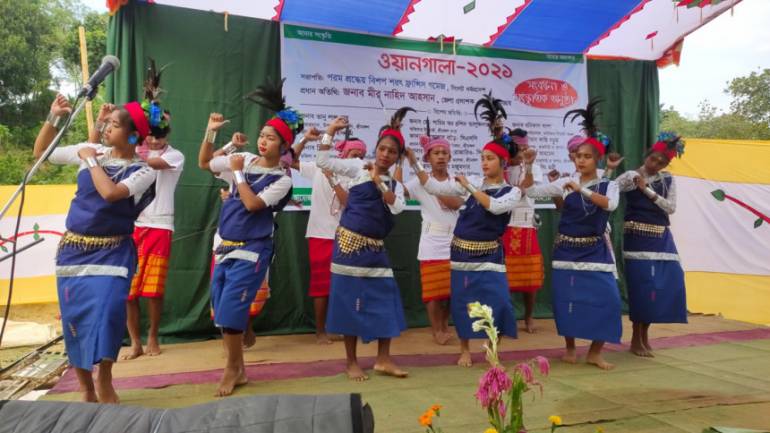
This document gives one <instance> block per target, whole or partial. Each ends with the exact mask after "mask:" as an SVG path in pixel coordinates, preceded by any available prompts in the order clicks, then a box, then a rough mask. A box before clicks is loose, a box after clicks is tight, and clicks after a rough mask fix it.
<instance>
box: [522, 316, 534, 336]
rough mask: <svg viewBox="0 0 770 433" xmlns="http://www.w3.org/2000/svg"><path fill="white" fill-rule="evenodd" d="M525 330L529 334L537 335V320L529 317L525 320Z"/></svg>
mask: <svg viewBox="0 0 770 433" xmlns="http://www.w3.org/2000/svg"><path fill="white" fill-rule="evenodd" d="M524 330H525V331H527V333H529V334H534V333H535V319H533V318H531V317H528V318H527V319H525V320H524Z"/></svg>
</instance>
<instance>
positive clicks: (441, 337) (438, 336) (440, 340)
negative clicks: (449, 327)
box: [433, 331, 452, 346]
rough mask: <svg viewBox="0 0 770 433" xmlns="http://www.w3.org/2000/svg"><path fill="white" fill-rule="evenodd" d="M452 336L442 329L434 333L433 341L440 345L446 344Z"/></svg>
mask: <svg viewBox="0 0 770 433" xmlns="http://www.w3.org/2000/svg"><path fill="white" fill-rule="evenodd" d="M450 338H452V335H450V334H447V333H444V332H440V331H439V332H436V333H434V334H433V341H435V342H436V344H438V345H439V346H444V345H446V344H447V343H449V339H450Z"/></svg>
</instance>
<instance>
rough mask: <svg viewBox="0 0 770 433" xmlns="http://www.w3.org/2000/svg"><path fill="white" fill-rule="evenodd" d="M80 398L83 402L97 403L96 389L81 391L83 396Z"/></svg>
mask: <svg viewBox="0 0 770 433" xmlns="http://www.w3.org/2000/svg"><path fill="white" fill-rule="evenodd" d="M80 400H81V401H82V402H83V403H99V399H98V398H97V397H96V391H94V390H93V389H92V390H90V391H83V398H81V399H80Z"/></svg>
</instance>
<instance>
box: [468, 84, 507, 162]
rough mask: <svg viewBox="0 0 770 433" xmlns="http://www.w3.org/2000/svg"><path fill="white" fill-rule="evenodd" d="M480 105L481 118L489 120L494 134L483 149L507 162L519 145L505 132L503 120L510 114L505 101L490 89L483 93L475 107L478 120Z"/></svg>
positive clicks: (490, 130) (474, 110)
mask: <svg viewBox="0 0 770 433" xmlns="http://www.w3.org/2000/svg"><path fill="white" fill-rule="evenodd" d="M479 107H481V108H483V110H482V112H481V119H482V120H484V121H486V122H487V124H488V125H489V133H490V134H491V135H492V141H490V142H489V143H487V144H485V145H484V147H483V148H482V151H484V150H488V151H490V152H492V153H494V154H495V155H497V156H498V157H500V159H502V160H503V164H505V163H507V161H508V159H510V157H511V155H512V154H513V155H515V154H516V152H517V147H516V143H514V142H513V139H512V138H511V136H510V135H509V134H507V133H506V132H505V126H503V120H504V119H507V118H508V114H506V112H505V108H504V107H503V101H502V100H500V99H497V98H495V97H493V96H492V91H491V90H490V91H489V93H487V94H485V95H482V97H481V98H480V99H479V100H478V101H476V105H475V106H474V107H473V115H474V117H476V120H478V119H479V114H478V110H479Z"/></svg>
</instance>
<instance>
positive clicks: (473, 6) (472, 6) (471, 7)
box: [463, 0, 476, 14]
mask: <svg viewBox="0 0 770 433" xmlns="http://www.w3.org/2000/svg"><path fill="white" fill-rule="evenodd" d="M474 9H476V0H473V1H472V2H470V3H468V4H467V5H465V6H463V13H464V14H467V13H468V12H470V11H472V10H474Z"/></svg>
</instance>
